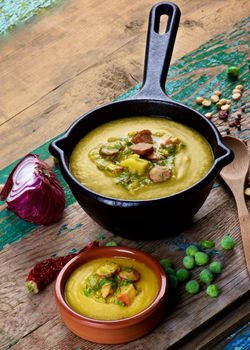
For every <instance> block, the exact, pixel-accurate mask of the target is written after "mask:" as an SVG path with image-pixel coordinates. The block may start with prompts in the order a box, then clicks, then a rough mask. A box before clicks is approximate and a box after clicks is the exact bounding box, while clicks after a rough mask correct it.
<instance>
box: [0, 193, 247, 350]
mask: <svg viewBox="0 0 250 350" xmlns="http://www.w3.org/2000/svg"><path fill="white" fill-rule="evenodd" d="M233 209H235V208H234V204H233V202H232V201H231V200H230V199H229V200H227V201H226V202H224V204H223V205H221V206H220V207H219V208H215V209H214V210H213V211H212V212H210V214H209V215H206V216H205V217H204V218H203V219H201V220H199V221H198V222H196V223H195V224H194V225H193V226H192V228H190V229H189V230H187V231H185V232H183V233H182V234H181V235H180V236H178V237H177V238H172V239H168V240H160V241H155V242H140V243H139V244H138V243H136V242H132V241H127V240H125V239H121V238H120V237H117V238H116V239H117V241H118V243H119V244H123V245H128V246H131V247H138V246H139V247H140V248H141V249H143V250H145V251H148V252H149V253H150V254H152V255H153V256H155V257H156V258H158V259H159V258H163V257H168V258H171V259H172V260H173V261H174V264H175V266H176V267H178V266H181V260H182V258H183V255H184V249H185V247H186V246H187V245H188V244H189V243H190V242H199V241H200V240H201V239H202V238H207V239H213V240H215V242H216V246H217V247H218V246H219V242H220V239H221V237H222V236H223V235H224V234H226V233H227V234H230V235H231V236H232V237H234V238H235V240H236V245H237V249H235V250H234V251H231V252H225V253H221V252H219V251H217V250H214V251H212V252H211V254H212V255H213V257H215V258H216V259H219V260H221V261H223V264H224V270H223V274H222V276H220V277H219V278H218V279H217V281H216V283H217V284H218V286H219V288H220V289H221V292H222V295H221V297H219V298H218V299H215V300H211V299H210V298H209V297H208V296H206V294H205V290H204V288H203V290H202V292H200V293H199V294H198V295H196V296H190V295H187V294H186V293H185V291H184V286H181V288H180V289H179V293H178V295H177V296H176V295H175V299H174V303H173V300H172V299H169V307H170V306H171V305H172V307H171V308H170V309H169V310H167V311H166V316H165V318H164V321H163V322H162V324H161V325H160V326H159V327H157V329H156V330H155V331H153V332H152V333H150V334H149V335H148V336H146V337H143V338H142V339H139V340H137V341H134V342H132V343H129V344H124V345H117V346H112V348H113V349H117V350H118V349H119V350H134V349H151V350H152V349H154V350H163V349H167V348H168V347H170V346H173V345H176V344H177V343H178V341H180V340H181V339H182V338H184V337H185V336H187V335H189V334H190V333H191V332H194V331H195V330H196V329H199V327H200V325H201V324H203V323H204V322H206V321H207V320H209V319H211V318H212V317H214V316H216V315H218V314H219V312H220V311H222V310H223V309H225V308H226V307H229V306H232V304H233V303H234V302H236V301H237V299H238V298H240V297H242V296H245V297H246V296H247V294H248V293H249V289H250V282H249V279H248V276H247V271H246V267H245V265H244V257H243V251H242V245H241V240H240V233H239V228H238V224H237V218H236V216H237V214H236V211H235V210H233ZM64 222H65V224H67V225H68V227H69V228H73V227H74V226H75V225H76V224H77V223H79V222H80V223H82V226H81V227H79V228H76V229H75V230H73V231H70V230H64V231H63V232H60V229H59V224H57V225H54V227H53V228H51V230H48V229H47V228H43V227H41V228H39V229H38V230H36V232H34V233H33V234H32V235H30V236H28V237H26V238H24V239H22V241H21V242H19V243H17V244H15V245H12V246H10V247H6V248H5V249H4V250H3V252H2V254H1V260H0V273H1V276H2V286H4V287H2V288H1V294H0V306H1V313H2V315H8V322H6V321H5V318H4V317H1V319H0V329H1V331H2V334H4V336H3V339H4V340H6V342H7V341H9V340H10V339H11V340H12V344H15V343H16V345H13V346H12V348H13V349H23V350H24V349H35V347H32V346H34V344H36V346H37V347H36V349H43V348H44V347H45V348H46V349H63V350H66V349H68V350H69V349H72V348H73V349H75V348H77V347H80V349H90V348H91V349H102V350H106V349H109V348H111V347H109V346H103V345H94V344H91V345H90V343H88V342H86V341H83V340H80V339H79V338H77V337H76V336H74V335H73V334H71V333H70V332H69V331H68V330H67V329H66V327H65V326H64V325H63V323H62V321H61V320H60V318H59V316H58V315H57V312H56V308H55V305H54V301H53V296H52V287H51V286H50V287H48V288H46V290H45V291H43V292H42V293H40V294H39V295H36V296H30V295H27V294H26V292H25V291H24V288H23V281H24V279H25V275H26V274H27V273H28V271H29V269H30V263H31V261H39V260H41V259H43V257H44V255H45V252H46V256H47V257H48V256H51V255H53V254H55V253H57V254H58V255H59V254H65V253H68V252H69V251H70V250H71V249H72V247H74V248H76V249H80V248H81V247H82V245H84V244H86V243H87V242H88V241H89V240H90V239H94V238H98V236H99V235H100V233H102V235H104V236H105V239H104V241H103V243H105V242H106V240H110V239H114V237H113V236H111V234H109V233H108V232H105V231H104V230H102V231H101V232H100V227H99V226H98V225H96V224H94V223H93V222H92V220H91V219H90V218H89V217H88V216H87V215H86V214H85V213H84V212H83V211H82V210H81V209H80V208H79V207H78V206H77V205H72V206H70V207H69V208H68V210H67V215H66V217H65V219H64ZM52 237H53V239H52ZM31 247H32V248H31ZM9 261H11V268H6V264H7V263H8V262H9ZM232 262H233V263H232ZM197 274H198V270H197V271H196V272H195V273H194V276H196V275H197ZM173 306H174V307H173ZM2 349H6V347H4V346H3V347H2Z"/></svg>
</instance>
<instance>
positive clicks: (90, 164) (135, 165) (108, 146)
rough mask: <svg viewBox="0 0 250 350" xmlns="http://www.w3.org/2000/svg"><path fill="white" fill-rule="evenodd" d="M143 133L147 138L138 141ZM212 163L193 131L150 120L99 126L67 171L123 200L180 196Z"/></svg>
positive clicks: (204, 144)
mask: <svg viewBox="0 0 250 350" xmlns="http://www.w3.org/2000/svg"><path fill="white" fill-rule="evenodd" d="M145 130H146V131H147V132H148V133H150V134H151V135H150V136H149V135H146V140H145V135H143V137H144V139H143V138H142V140H140V139H139V141H138V139H137V140H136V137H137V138H138V137H141V134H140V133H145ZM147 137H149V138H151V140H152V141H150V140H149V141H148V139H147ZM138 142H143V143H139V144H138ZM145 142H146V143H145ZM155 155H156V156H157V157H158V158H157V159H154V156H155ZM212 164H213V153H212V150H211V147H210V145H209V143H208V142H207V141H206V140H205V138H204V137H203V136H202V135H200V134H199V133H198V132H197V131H195V130H194V129H192V128H190V127H188V126H185V125H182V124H180V123H177V122H174V121H172V120H168V119H165V118H153V117H130V118H124V119H119V120H115V121H112V122H109V123H106V124H103V125H101V126H99V127H97V128H96V129H94V130H93V131H91V132H90V133H89V134H87V135H86V136H85V137H83V138H82V139H81V140H80V141H79V143H78V144H77V145H76V147H75V149H74V150H73V152H72V155H71V158H70V169H71V171H72V173H73V175H74V176H75V177H76V178H77V179H78V181H80V182H81V183H82V184H83V185H85V186H86V187H88V188H90V189H91V190H93V191H95V192H97V193H100V194H103V195H105V196H109V197H113V198H119V199H127V200H145V199H152V198H159V197H165V196H168V195H171V194H174V193H177V192H180V191H182V190H184V189H186V188H188V187H190V186H191V185H193V184H194V183H196V182H197V181H199V180H200V179H201V178H202V177H204V176H205V175H206V173H207V172H208V171H209V169H210V168H211V166H212ZM159 170H160V174H159Z"/></svg>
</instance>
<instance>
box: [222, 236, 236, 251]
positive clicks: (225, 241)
mask: <svg viewBox="0 0 250 350" xmlns="http://www.w3.org/2000/svg"><path fill="white" fill-rule="evenodd" d="M220 245H221V247H222V248H223V249H225V250H231V249H234V247H235V241H234V239H233V238H232V237H230V236H228V235H225V236H224V237H223V238H222V240H221V242H220Z"/></svg>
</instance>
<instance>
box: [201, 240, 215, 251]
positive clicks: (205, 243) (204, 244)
mask: <svg viewBox="0 0 250 350" xmlns="http://www.w3.org/2000/svg"><path fill="white" fill-rule="evenodd" d="M201 246H202V248H204V249H212V248H214V246H215V243H214V241H210V240H209V239H204V240H203V241H202V242H201Z"/></svg>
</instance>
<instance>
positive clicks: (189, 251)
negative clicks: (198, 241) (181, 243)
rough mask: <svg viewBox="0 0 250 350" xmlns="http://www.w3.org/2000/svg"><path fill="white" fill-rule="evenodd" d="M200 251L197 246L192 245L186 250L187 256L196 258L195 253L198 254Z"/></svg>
mask: <svg viewBox="0 0 250 350" xmlns="http://www.w3.org/2000/svg"><path fill="white" fill-rule="evenodd" d="M198 251H199V249H198V247H196V245H193V244H191V245H189V246H188V247H187V249H186V255H188V256H194V255H195V253H196V252H198Z"/></svg>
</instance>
